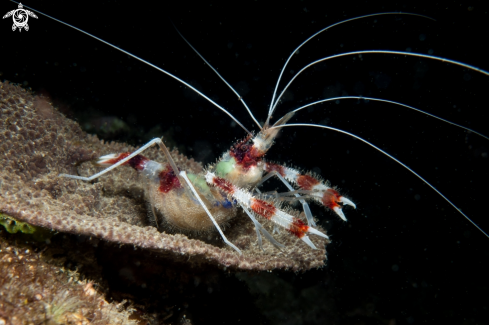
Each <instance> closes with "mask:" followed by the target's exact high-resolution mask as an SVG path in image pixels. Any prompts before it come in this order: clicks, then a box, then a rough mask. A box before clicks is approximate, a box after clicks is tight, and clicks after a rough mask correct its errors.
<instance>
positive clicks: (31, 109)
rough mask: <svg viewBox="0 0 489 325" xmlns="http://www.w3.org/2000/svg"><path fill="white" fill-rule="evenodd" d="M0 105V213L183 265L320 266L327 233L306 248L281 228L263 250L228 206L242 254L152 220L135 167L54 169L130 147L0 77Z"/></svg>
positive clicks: (150, 153) (191, 168) (187, 162)
mask: <svg viewBox="0 0 489 325" xmlns="http://www.w3.org/2000/svg"><path fill="white" fill-rule="evenodd" d="M0 105H1V106H0V114H1V115H0V141H1V144H0V149H1V151H2V152H4V153H5V159H2V160H1V161H0V164H1V166H0V167H1V168H0V193H1V196H0V212H1V213H2V214H3V215H6V216H9V217H10V218H14V219H16V220H18V221H20V222H27V223H29V224H31V225H34V226H40V227H45V228H48V229H53V230H55V231H58V232H66V233H73V234H80V235H87V236H93V237H98V238H101V239H103V240H106V241H110V242H116V243H119V244H127V245H133V246H134V247H140V248H145V249H151V250H152V251H156V252H161V253H164V255H165V256H166V257H167V258H170V259H172V260H174V261H177V262H178V261H181V262H184V263H187V264H190V265H192V264H195V265H200V264H201V263H205V264H210V265H216V266H220V267H226V268H230V269H245V270H273V269H282V270H292V271H305V270H308V269H311V268H318V267H321V266H323V265H324V262H325V259H326V254H325V245H326V244H327V243H328V240H327V239H326V238H323V237H321V236H312V237H310V240H311V243H312V244H313V245H314V246H315V247H317V248H318V249H311V248H310V247H309V246H307V245H305V244H304V243H303V242H302V241H301V240H300V239H299V238H297V237H296V236H292V235H291V234H290V233H288V232H284V231H282V232H281V233H280V234H278V235H274V237H275V239H276V240H277V242H279V243H280V244H282V245H283V247H282V248H280V249H277V248H276V247H274V246H273V245H272V244H271V243H270V242H268V241H264V242H263V245H262V246H263V249H262V248H261V247H260V245H258V243H257V234H256V232H255V225H254V224H253V222H251V221H250V220H249V219H248V218H247V216H246V215H244V214H243V213H242V212H236V211H235V212H233V213H231V214H230V213H229V212H227V213H226V214H225V215H224V216H223V220H221V221H220V222H222V223H221V227H223V226H225V227H224V233H225V235H226V237H227V238H228V240H229V241H230V242H232V243H233V244H234V245H236V247H237V248H239V250H240V251H241V252H242V255H239V254H237V253H236V252H235V251H234V250H233V249H232V248H231V247H229V246H227V245H226V244H225V243H224V242H223V241H222V240H221V239H220V237H219V234H218V233H217V232H216V231H215V230H214V229H212V230H209V231H201V232H197V233H196V232H185V231H182V230H181V229H182V228H185V227H181V226H180V225H169V224H168V223H165V222H163V221H164V220H163V219H162V218H161V216H159V213H157V215H158V216H159V219H158V220H159V222H158V225H156V224H155V222H154V220H155V218H154V215H153V213H152V211H151V208H148V206H147V202H148V201H149V200H150V199H151V198H150V197H148V196H150V195H152V194H151V193H152V192H151V191H150V190H149V189H148V186H149V185H148V182H144V181H142V180H141V178H142V177H141V176H140V175H139V174H138V172H137V171H131V172H128V169H127V168H128V167H120V168H116V169H114V170H113V171H111V172H110V173H108V174H106V175H104V176H102V177H100V178H98V179H97V181H96V182H92V183H90V182H82V181H77V180H73V179H68V178H62V177H59V174H60V173H66V174H78V175H93V174H95V173H96V172H98V171H99V170H100V168H98V167H96V166H93V164H92V161H93V160H95V159H96V158H98V157H101V156H104V155H107V154H111V153H123V152H133V151H134V150H135V148H133V147H131V146H128V145H126V144H121V143H104V141H101V140H99V139H98V138H97V137H96V136H91V135H88V134H86V133H84V132H83V131H82V130H81V128H80V127H79V125H78V124H77V123H76V122H74V121H71V120H69V119H66V118H65V117H64V116H63V115H62V114H60V113H59V112H57V111H56V110H55V109H54V108H53V107H52V105H51V104H50V103H49V101H48V100H46V99H45V98H43V97H39V96H34V95H33V94H32V93H30V92H29V91H26V90H25V89H22V88H20V87H18V86H15V85H12V84H9V83H7V82H6V83H0ZM145 156H147V158H148V159H151V160H154V161H157V162H160V163H162V164H164V163H165V161H166V159H165V157H164V156H163V155H162V154H161V153H160V152H159V151H158V150H157V149H156V148H154V149H153V148H151V149H148V150H147V151H145ZM171 156H172V157H173V159H174V161H175V163H176V165H177V166H178V168H180V169H182V170H186V171H187V172H188V173H193V174H199V173H201V172H202V166H201V165H200V164H199V163H197V162H195V161H194V160H193V159H188V158H186V157H184V156H183V155H181V154H179V153H178V152H176V151H173V152H171ZM153 193H154V191H153ZM173 194H175V193H173ZM291 213H293V215H294V216H295V217H294V218H296V217H299V213H297V212H291ZM184 216H185V214H184V213H182V218H184ZM183 220H184V219H183ZM296 220H300V219H296ZM182 222H185V220H184V221H182ZM186 222H190V221H188V220H187V221H186ZM207 222H208V221H207ZM298 222H299V221H297V223H298ZM306 227H307V226H306ZM204 228H205V227H204ZM263 229H267V230H268V231H269V232H272V229H273V225H272V223H271V222H269V221H267V220H265V221H264V224H263ZM319 231H324V230H319Z"/></svg>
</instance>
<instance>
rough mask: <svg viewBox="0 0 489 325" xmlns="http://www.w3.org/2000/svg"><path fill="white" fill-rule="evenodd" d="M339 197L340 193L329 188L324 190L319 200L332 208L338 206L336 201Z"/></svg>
mask: <svg viewBox="0 0 489 325" xmlns="http://www.w3.org/2000/svg"><path fill="white" fill-rule="evenodd" d="M340 197H341V195H340V193H338V192H337V191H335V190H333V189H332V188H330V189H327V190H326V191H325V192H324V194H323V197H322V198H321V201H322V202H323V204H324V205H325V206H327V207H328V208H330V209H333V208H335V207H337V206H339V204H338V202H339V201H340Z"/></svg>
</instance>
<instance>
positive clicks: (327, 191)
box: [264, 162, 356, 221]
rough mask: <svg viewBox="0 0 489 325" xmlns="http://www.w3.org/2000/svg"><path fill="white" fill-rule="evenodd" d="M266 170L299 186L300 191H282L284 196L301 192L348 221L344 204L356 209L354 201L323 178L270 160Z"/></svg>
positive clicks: (266, 164)
mask: <svg viewBox="0 0 489 325" xmlns="http://www.w3.org/2000/svg"><path fill="white" fill-rule="evenodd" d="M264 170H265V171H267V172H269V173H271V172H275V173H277V174H279V175H281V176H282V177H283V178H285V179H286V180H288V181H289V182H291V183H293V184H295V185H297V186H298V187H299V190H298V191H291V192H289V193H282V194H281V195H283V196H287V195H295V196H297V195H298V194H301V195H302V196H301V197H308V198H311V199H314V200H315V201H316V202H318V203H320V204H322V205H324V206H325V207H328V208H330V209H331V210H333V211H334V212H336V214H337V215H338V216H339V217H340V218H341V219H343V220H344V221H346V217H345V214H344V213H343V210H342V208H343V206H344V205H350V206H352V207H353V208H355V209H356V205H355V203H353V202H352V201H351V200H350V199H348V198H346V197H344V196H342V195H341V194H340V193H338V191H336V190H335V189H333V188H332V187H330V186H329V185H328V184H327V183H326V182H323V181H322V180H319V179H317V178H315V177H313V176H311V175H306V174H301V173H300V172H299V171H298V170H296V169H293V168H289V167H285V166H282V165H278V164H274V163H270V162H266V163H265V166H264Z"/></svg>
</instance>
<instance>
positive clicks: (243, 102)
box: [172, 22, 262, 130]
mask: <svg viewBox="0 0 489 325" xmlns="http://www.w3.org/2000/svg"><path fill="white" fill-rule="evenodd" d="M172 24H173V22H172ZM173 27H174V28H175V30H176V31H177V33H178V35H180V37H181V38H183V40H184V41H185V43H187V44H188V46H190V48H191V49H192V50H194V52H195V53H197V55H198V56H200V58H201V59H202V60H204V62H205V63H206V64H207V65H208V66H209V67H210V68H211V69H212V70H213V71H214V72H215V73H216V74H217V76H218V77H219V78H221V80H222V81H224V83H225V84H226V85H227V86H228V87H229V88H230V89H231V90H232V91H233V92H234V94H235V95H236V96H238V99H239V100H240V101H241V103H242V104H243V105H244V107H245V108H246V110H247V111H248V113H249V114H250V116H251V118H252V119H253V121H254V122H255V123H256V124H257V125H258V127H259V128H260V130H261V128H262V127H261V125H260V123H259V122H258V121H257V120H256V118H255V116H254V115H253V113H251V110H250V109H249V107H248V105H246V103H245V101H244V99H243V97H242V96H241V95H240V94H239V93H238V92H237V91H236V90H235V89H234V88H233V87H232V86H231V85H230V84H229V83H228V82H227V81H226V79H224V78H223V77H222V76H221V75H220V74H219V72H217V70H216V69H214V67H213V66H212V65H211V64H210V63H209V62H207V60H206V59H204V57H203V56H202V55H201V54H200V53H199V51H197V50H196V49H195V48H194V47H193V46H192V44H190V42H189V41H187V39H186V38H185V37H183V35H182V33H180V31H179V30H178V28H177V26H175V24H173Z"/></svg>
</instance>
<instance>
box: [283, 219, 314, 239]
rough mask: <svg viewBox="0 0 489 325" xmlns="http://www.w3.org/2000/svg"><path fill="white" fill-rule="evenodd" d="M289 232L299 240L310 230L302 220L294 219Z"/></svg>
mask: <svg viewBox="0 0 489 325" xmlns="http://www.w3.org/2000/svg"><path fill="white" fill-rule="evenodd" d="M287 230H288V231H289V232H290V233H291V234H292V235H294V236H296V237H297V238H302V237H304V235H305V234H306V232H307V231H308V230H309V226H308V225H306V224H305V223H304V222H302V220H300V219H294V221H293V222H292V224H291V225H290V227H289V229H287Z"/></svg>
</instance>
